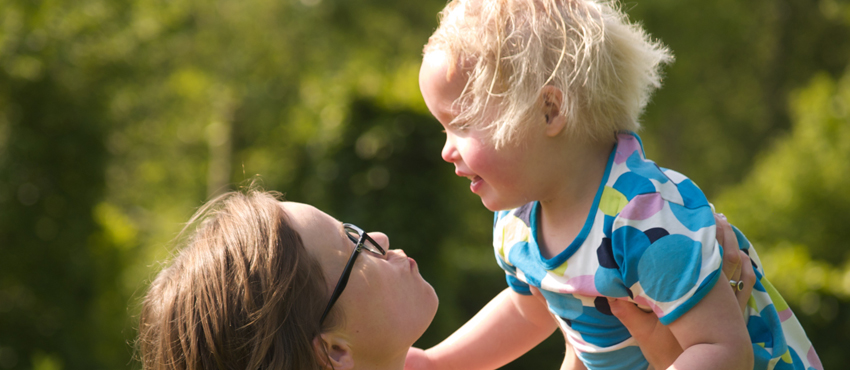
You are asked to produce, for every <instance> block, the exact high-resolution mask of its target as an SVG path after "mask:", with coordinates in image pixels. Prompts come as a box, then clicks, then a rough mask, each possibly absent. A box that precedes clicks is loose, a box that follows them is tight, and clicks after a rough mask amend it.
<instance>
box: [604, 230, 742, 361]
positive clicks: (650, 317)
mask: <svg viewBox="0 0 850 370" xmlns="http://www.w3.org/2000/svg"><path fill="white" fill-rule="evenodd" d="M714 220H715V222H716V223H717V241H718V242H720V245H721V246H723V250H724V253H723V275H724V276H726V278H728V279H729V280H730V281H736V282H737V281H743V284H735V285H736V286H735V287H732V289H733V290H734V291H735V297H736V298H737V300H738V302H737V303H738V306H739V308H740V309H741V313H744V312H745V310H746V308H747V301H748V300H749V298H750V293H752V291H753V285H755V282H756V276H755V273H754V272H753V266H752V264H751V263H750V258H749V256H748V255H747V254H746V253H744V252H743V251H741V250H740V249H739V246H738V238H737V237H736V236H735V232H734V231H733V230H732V225H730V224H729V222H728V221H727V220H726V217H725V216H723V215H722V214H715V215H714ZM730 285H731V283H730ZM739 286H740V287H741V288H742V289H740V290H739V289H738V287H739ZM608 302H609V305H610V306H611V313H613V314H614V316H616V317H617V318H618V319H620V321H621V322H622V323H623V325H625V326H626V328H627V329H629V333H631V334H632V336H633V337H634V338H635V340H637V342H638V344H639V345H640V349H641V352H643V355H644V356H645V357H646V359H647V361H649V363H650V364H651V365H652V366H653V367H654V368H656V369H666V368H667V367H669V366H670V365H672V364H673V361H675V360H676V358H678V357H679V355H680V354H681V353H682V347H681V346H680V345H679V342H678V341H677V340H676V337H675V336H673V333H672V332H671V331H670V329H668V328H667V327H666V326H664V325H662V324H661V322H660V321H658V317H657V316H655V314H654V313H652V312H649V313H647V312H644V311H642V310H641V309H639V308H638V307H637V306H635V305H634V304H632V303H629V302H628V301H625V300H615V299H611V298H609V299H608Z"/></svg>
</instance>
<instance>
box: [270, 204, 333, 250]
mask: <svg viewBox="0 0 850 370" xmlns="http://www.w3.org/2000/svg"><path fill="white" fill-rule="evenodd" d="M281 206H282V207H283V210H284V212H286V216H287V217H288V218H289V221H290V223H291V224H292V227H293V228H294V229H295V230H296V231H297V232H298V234H299V235H300V236H301V239H302V240H303V241H304V244H305V245H306V246H308V248H309V249H312V248H311V247H315V246H331V247H332V248H333V249H338V246H339V244H340V243H341V242H342V238H343V233H342V223H341V222H339V221H338V220H337V219H335V218H333V217H331V215H329V214H327V213H325V212H322V211H321V210H319V209H318V208H316V207H313V206H311V205H309V204H304V203H298V202H281Z"/></svg>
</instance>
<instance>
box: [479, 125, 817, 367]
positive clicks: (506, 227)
mask: <svg viewBox="0 0 850 370" xmlns="http://www.w3.org/2000/svg"><path fill="white" fill-rule="evenodd" d="M600 199H602V201H599V200H600ZM597 201H599V202H597ZM537 206H539V203H537V202H531V203H528V204H526V205H524V206H522V207H520V208H517V209H513V210H510V211H502V212H497V213H496V214H495V217H494V227H493V236H494V238H493V247H494V251H495V255H496V259H497V260H498V262H499V265H500V266H501V267H502V268H503V269H504V271H505V273H506V276H507V281H508V284H509V286H511V288H512V289H513V290H514V291H516V292H518V293H520V294H530V292H531V289H530V287H532V286H533V287H535V288H537V289H539V290H540V292H541V294H542V295H543V297H544V298H545V299H546V301H547V304H548V308H549V310H550V311H551V312H552V313H553V314H554V315H555V317H556V318H557V320H558V321H559V324H560V327H561V329H562V330H563V331H564V332H565V334H566V337H567V340H568V341H569V342H570V345H571V346H572V347H573V348H574V349H575V350H576V353H577V355H578V356H579V358H580V359H581V360H582V361H583V362H584V363H585V365H586V366H587V368H588V369H591V370H594V369H626V370H638V369H641V370H645V369H646V367H647V363H646V361H645V359H644V358H643V355H642V353H641V352H640V349H639V348H638V347H637V346H636V342H634V341H633V340H632V339H630V336H629V333H628V330H626V328H625V327H624V326H623V325H622V323H620V322H619V321H618V320H617V319H616V317H614V316H612V315H611V308H610V306H609V305H608V299H607V298H606V297H613V298H618V299H625V300H628V301H630V302H633V303H637V304H639V305H640V306H641V307H643V308H646V307H649V308H650V309H651V310H652V311H653V312H654V313H655V314H656V315H657V316H658V318H659V321H661V323H663V324H669V323H671V322H673V321H675V320H677V319H678V318H679V317H681V316H682V315H683V314H684V313H686V312H688V311H689V310H690V309H691V308H693V307H694V306H695V305H697V304H698V303H699V302H700V301H701V299H702V298H703V297H704V296H705V295H706V293H707V292H709V291H710V290H711V289H712V287H714V286H715V285H716V282H717V279H718V278H719V276H720V275H721V273H720V267H721V262H722V255H721V252H720V247H719V245H718V244H717V242H716V240H715V225H714V216H713V214H712V211H711V206H710V204H709V203H708V201H707V199H706V198H705V196H704V195H703V193H702V191H700V190H699V188H698V187H697V186H696V185H695V184H694V183H693V182H692V181H691V180H689V179H688V178H687V177H685V176H684V175H682V174H680V173H678V172H676V171H673V170H665V169H661V168H659V167H658V166H656V165H655V163H654V162H652V161H649V160H646V159H645V158H644V156H643V150H642V148H641V145H640V143H639V139H638V138H637V136H636V135H634V134H620V135H619V136H618V143H617V146H616V148H615V150H614V151H613V152H612V155H611V157H609V161H608V164H607V167H606V169H605V175H604V176H603V179H602V182H601V184H600V186H599V189H598V191H597V195H596V198H594V205H593V206H592V207H591V209H590V212H589V217H588V218H587V219H585V224H584V226H583V228H582V230H581V232H580V233H579V235H578V236H576V238H575V239H574V240H573V241H572V242H571V243H568V246H567V247H565V249H564V251H563V252H561V253H560V254H558V255H557V256H555V257H553V258H552V259H546V258H543V256H541V255H540V253H539V246H538V245H537V244H536V242H537V239H536V237H537V236H539V230H538V229H537V227H538V226H537V225H539V223H540V220H539V218H538V217H539V213H538V212H536V211H535V210H536V209H537V208H536V207H537ZM734 231H735V236H736V237H737V239H738V243H739V244H740V245H741V249H742V250H744V251H745V252H746V253H747V254H748V255H749V256H750V258H751V261H752V264H753V266H754V267H755V274H756V283H755V287H754V293H753V295H752V296H751V297H750V303H751V305H750V306H749V308H748V316H749V322H748V324H747V330H748V331H749V333H750V339H751V340H752V342H753V350H754V352H755V358H756V359H755V368H756V369H760V368H764V369H768V370H773V367H774V366H775V367H776V368H777V369H783V368H786V367H787V368H793V369H794V370H801V369H807V368H813V369H815V370H823V366H822V365H821V363H820V360H819V359H818V357H817V353H816V352H815V351H814V348H813V347H812V346H811V342H810V341H808V338H806V337H805V333H804V331H803V330H802V328H801V327H800V326H799V322H798V321H797V320H796V318H795V317H794V315H793V313H792V312H791V310H790V308H788V305H787V304H786V303H785V301H784V300H783V299H782V297H781V296H779V293H778V292H777V291H776V289H775V288H773V286H772V285H771V284H770V282H769V281H768V280H767V279H766V278H765V277H764V271H763V270H761V267H760V264H761V262H760V260H759V258H758V255H757V253H756V251H755V249H754V248H752V246H751V245H750V243H749V241H747V240H746V238H745V237H744V235H743V234H742V233H741V232H740V231H739V230H738V229H734ZM567 252H569V253H567ZM553 261H555V262H553ZM777 307H778V308H777ZM777 311H778V312H777ZM786 329H787V330H786ZM801 333H802V335H800V334H801Z"/></svg>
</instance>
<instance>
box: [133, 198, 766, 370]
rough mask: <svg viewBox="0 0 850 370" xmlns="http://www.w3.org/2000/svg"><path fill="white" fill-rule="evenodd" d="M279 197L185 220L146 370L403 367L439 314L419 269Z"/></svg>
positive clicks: (643, 327)
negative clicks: (412, 348) (416, 342)
mask: <svg viewBox="0 0 850 370" xmlns="http://www.w3.org/2000/svg"><path fill="white" fill-rule="evenodd" d="M278 197H279V194H277V193H269V192H261V191H257V190H248V191H246V192H233V193H228V194H224V195H222V196H219V197H218V198H216V199H214V200H212V201H210V202H209V203H207V204H206V205H204V206H203V207H202V208H201V209H200V210H199V211H198V212H197V213H196V214H195V216H193V217H192V219H191V220H190V222H189V223H188V225H187V227H186V229H184V231H183V232H182V233H181V237H180V238H178V240H182V241H181V242H180V243H179V244H180V245H181V248H180V250H179V251H178V252H177V254H176V256H175V257H174V259H173V261H171V263H170V265H169V266H167V267H166V268H165V269H164V270H162V271H161V272H160V273H159V275H157V277H156V279H155V280H154V281H153V283H152V284H151V287H150V290H149V291H148V293H147V295H146V296H145V300H144V302H143V307H142V312H141V316H140V322H139V340H138V348H139V353H140V357H141V360H142V363H143V366H144V368H145V369H156V370H159V369H293V370H294V369H311V370H312V369H336V370H345V369H361V368H369V369H396V370H400V369H402V368H404V365H405V363H404V362H405V355H406V354H407V352H408V349H409V348H410V346H411V345H412V344H413V343H414V342H415V341H416V339H418V338H419V337H420V336H421V335H422V333H423V332H424V331H425V329H426V328H427V327H428V325H429V324H430V323H431V320H432V319H433V318H434V314H435V313H436V310H437V296H436V294H435V293H434V289H433V288H432V287H431V285H429V284H428V283H427V282H426V281H425V280H424V279H422V276H421V275H419V271H418V268H417V266H416V262H415V261H413V259H411V258H408V257H407V256H406V255H405V254H404V252H403V251H401V250H398V249H394V250H391V249H389V247H390V242H389V239H388V238H387V236H386V235H384V234H383V233H379V232H370V233H365V232H363V231H362V230H361V229H360V228H358V227H356V226H354V225H350V224H343V223H341V222H340V221H337V220H336V219H334V218H333V217H331V216H329V215H327V214H326V213H324V212H322V211H320V210H318V209H316V208H314V207H312V206H309V205H306V204H300V203H294V202H281V201H279V200H278ZM726 228H727V229H728V224H726ZM730 234H731V232H730V233H727V235H730ZM732 239H734V238H732ZM721 240H724V239H721ZM731 242H732V243H734V242H735V241H734V240H732V241H731ZM730 255H731V254H730ZM739 269H740V267H739ZM727 274H728V275H730V276H741V278H742V279H745V278H747V277H746V276H744V275H742V274H741V273H738V274H737V275H734V274H731V273H729V272H728V271H727ZM748 285H749V287H752V281H749V282H748ZM742 293H747V295H748V292H742ZM612 309H613V310H614V311H615V313H618V312H620V313H623V314H624V316H623V317H624V318H625V319H624V322H626V325H627V326H628V327H629V329H630V330H632V331H633V333H634V334H635V336H636V337H637V338H638V339H639V342H640V343H641V345H642V347H641V348H642V350H644V351H645V353H647V357H648V358H650V360H651V362H652V363H653V365H656V368H659V367H661V366H662V364H663V363H664V362H665V361H667V359H668V358H670V357H671V356H672V358H675V356H676V355H677V354H678V352H677V350H678V351H679V352H680V351H681V349H680V348H678V347H677V345H676V344H675V343H672V344H671V343H669V342H668V341H665V340H666V338H667V337H666V336H665V333H664V331H663V330H658V329H657V328H656V327H654V326H653V325H654V324H653V323H654V322H657V319H654V316H652V317H649V316H642V315H641V313H640V312H638V313H635V312H632V311H631V309H632V308H631V307H620V308H618V306H614V305H612ZM634 309H636V308H634ZM638 311H639V310H638ZM650 316H651V315H650ZM662 329H663V327H662ZM666 335H669V332H668V333H666ZM652 359H657V362H655V361H653V360H652Z"/></svg>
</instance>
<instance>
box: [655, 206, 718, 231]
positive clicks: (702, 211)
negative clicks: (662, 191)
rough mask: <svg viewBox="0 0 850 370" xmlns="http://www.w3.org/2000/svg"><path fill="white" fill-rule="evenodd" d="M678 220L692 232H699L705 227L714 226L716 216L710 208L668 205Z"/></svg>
mask: <svg viewBox="0 0 850 370" xmlns="http://www.w3.org/2000/svg"><path fill="white" fill-rule="evenodd" d="M667 205H669V206H670V210H671V211H673V215H675V216H676V219H677V220H679V222H680V223H682V225H683V226H685V227H686V228H688V230H690V231H697V230H699V229H702V228H704V227H709V226H714V214H713V213H711V209H710V208H709V207H708V206H705V207H700V208H696V209H691V208H687V207H684V206H680V205H678V204H676V203H667Z"/></svg>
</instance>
